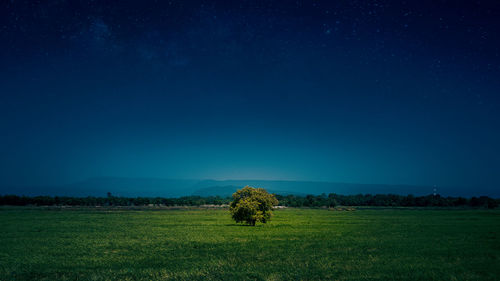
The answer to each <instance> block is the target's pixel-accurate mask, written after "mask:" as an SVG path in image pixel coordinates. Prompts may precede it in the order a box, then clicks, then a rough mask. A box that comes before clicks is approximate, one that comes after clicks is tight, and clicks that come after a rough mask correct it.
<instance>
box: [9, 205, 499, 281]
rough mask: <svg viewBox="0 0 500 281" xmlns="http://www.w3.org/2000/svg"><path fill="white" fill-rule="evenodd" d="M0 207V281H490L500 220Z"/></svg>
mask: <svg viewBox="0 0 500 281" xmlns="http://www.w3.org/2000/svg"><path fill="white" fill-rule="evenodd" d="M274 213H275V215H274V217H273V220H272V221H271V222H270V223H268V224H266V225H262V224H259V225H257V226H255V227H249V226H241V225H237V224H235V223H234V222H233V221H232V220H231V218H230V216H229V214H228V211H227V210H224V209H208V210H160V211H154V210H113V209H111V210H99V209H96V208H86V209H72V210H57V209H56V210H47V209H43V208H13V207H10V208H8V207H4V208H0V280H2V281H3V280H498V279H499V276H500V239H499V238H500V211H499V210H493V211H491V210H426V209H375V210H370V209H366V210H356V211H328V210H325V209H285V210H277V211H275V212H274Z"/></svg>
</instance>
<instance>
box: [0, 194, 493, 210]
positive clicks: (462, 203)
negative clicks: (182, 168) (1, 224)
mask: <svg viewBox="0 0 500 281" xmlns="http://www.w3.org/2000/svg"><path fill="white" fill-rule="evenodd" d="M276 198H277V199H278V200H279V205H281V206H287V207H335V206H338V205H342V206H385V207H474V208H489V209H493V208H496V207H498V206H499V203H500V199H493V198H490V197H487V196H481V197H472V198H464V197H442V196H440V195H427V196H413V195H407V196H403V195H395V194H376V195H371V194H358V195H338V194H335V193H330V194H329V195H326V194H321V195H307V196H298V195H286V196H284V195H276ZM231 201H232V198H231V197H220V196H208V197H201V196H184V197H179V198H162V197H136V198H131V197H116V196H113V195H111V193H109V192H108V196H107V197H92V196H89V197H67V196H35V197H28V196H17V195H4V196H0V205H13V206H29V205H34V206H148V205H156V206H202V205H226V204H229V203H230V202H231Z"/></svg>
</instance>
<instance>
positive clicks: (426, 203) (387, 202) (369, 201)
mask: <svg viewBox="0 0 500 281" xmlns="http://www.w3.org/2000/svg"><path fill="white" fill-rule="evenodd" d="M276 198H277V199H278V200H279V202H280V205H283V206H289V207H324V206H326V207H335V206H337V205H342V206H384V207H466V206H468V207H475V208H478V207H481V208H489V209H493V208H496V207H498V205H499V203H500V199H493V198H490V197H487V196H481V197H472V198H464V197H442V196H440V195H439V194H438V195H427V196H413V195H407V196H404V195H396V194H376V195H371V194H358V195H338V194H335V193H330V194H329V195H326V194H324V193H323V194H321V195H307V196H305V197H304V196H295V195H287V196H281V195H276Z"/></svg>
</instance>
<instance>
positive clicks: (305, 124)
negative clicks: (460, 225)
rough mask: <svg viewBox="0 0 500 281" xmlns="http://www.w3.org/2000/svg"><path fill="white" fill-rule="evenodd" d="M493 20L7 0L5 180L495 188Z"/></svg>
mask: <svg viewBox="0 0 500 281" xmlns="http://www.w3.org/2000/svg"><path fill="white" fill-rule="evenodd" d="M499 18H500V6H499V5H498V4H497V3H496V2H495V1H481V2H475V1H474V2H472V1H471V2H469V3H449V2H448V1H419V2H418V3H417V2H415V3H394V2H391V1H347V2H345V3H332V1H326V0H325V1H159V2H156V1H141V2H140V3H139V2H134V1H120V2H119V3H108V2H105V1H64V0H63V1H39V2H33V1H9V2H6V3H5V4H2V7H1V8H0V42H2V44H0V71H1V73H0V74H1V75H0V132H1V138H0V187H1V186H49V185H65V184H70V183H75V182H80V181H84V180H86V179H88V178H95V177H127V178H164V179H172V178H173V179H203V178H205V179H249V180H258V179H270V180H273V179H280V180H292V181H293V180H297V181H322V182H347V183H361V184H406V185H416V186H434V185H437V186H447V187H461V188H465V189H469V191H473V189H474V188H480V189H481V188H482V189H487V190H500V130H499V128H500V96H499V93H500V79H498V77H500V50H499V48H500V36H499V30H500V21H499V20H498V19H499ZM13 192H15V190H13ZM41 192H43V190H41Z"/></svg>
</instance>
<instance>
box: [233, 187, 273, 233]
mask: <svg viewBox="0 0 500 281" xmlns="http://www.w3.org/2000/svg"><path fill="white" fill-rule="evenodd" d="M275 205H278V200H277V199H276V197H274V195H273V194H269V193H268V192H267V191H266V190H265V189H263V188H253V187H250V186H245V187H244V188H242V189H238V190H237V191H236V192H235V193H234V194H233V202H231V205H230V206H229V210H230V212H231V215H232V217H233V219H234V220H235V221H236V222H246V223H247V224H249V225H255V223H256V222H258V221H260V222H262V223H266V222H267V221H269V220H270V219H271V215H272V213H271V211H272V208H273V206H275Z"/></svg>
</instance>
